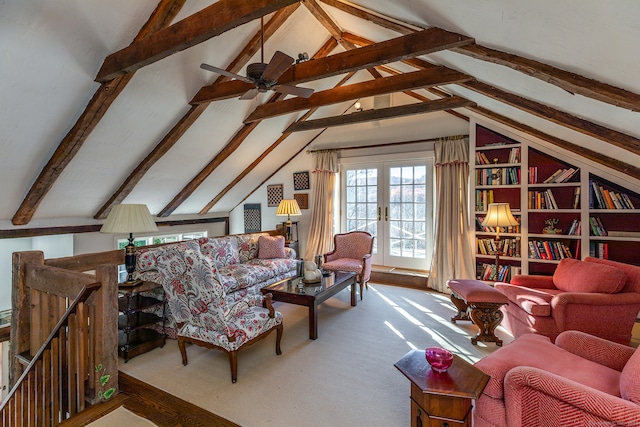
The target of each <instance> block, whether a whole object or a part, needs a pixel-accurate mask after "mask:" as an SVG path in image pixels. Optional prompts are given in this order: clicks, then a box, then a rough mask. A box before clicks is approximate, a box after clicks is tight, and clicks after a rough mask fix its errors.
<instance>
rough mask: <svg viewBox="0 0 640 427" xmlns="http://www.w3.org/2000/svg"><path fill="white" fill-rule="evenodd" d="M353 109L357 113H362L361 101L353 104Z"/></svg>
mask: <svg viewBox="0 0 640 427" xmlns="http://www.w3.org/2000/svg"><path fill="white" fill-rule="evenodd" d="M353 109H354V110H355V111H362V104H361V103H360V101H356V103H355V104H353Z"/></svg>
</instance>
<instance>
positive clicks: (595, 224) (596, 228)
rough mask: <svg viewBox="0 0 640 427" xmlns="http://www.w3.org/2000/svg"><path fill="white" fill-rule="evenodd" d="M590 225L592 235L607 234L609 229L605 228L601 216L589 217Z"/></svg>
mask: <svg viewBox="0 0 640 427" xmlns="http://www.w3.org/2000/svg"><path fill="white" fill-rule="evenodd" d="M589 226H590V227H591V235H592V236H606V235H607V229H606V228H604V225H603V224H602V221H600V218H598V217H596V216H591V217H589Z"/></svg>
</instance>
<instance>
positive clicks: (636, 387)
mask: <svg viewBox="0 0 640 427" xmlns="http://www.w3.org/2000/svg"><path fill="white" fill-rule="evenodd" d="M620 396H622V398H623V399H626V400H630V401H632V402H633V403H635V404H637V405H640V351H639V350H636V351H635V352H634V353H633V355H632V356H631V357H630V358H629V360H628V361H627V363H626V365H624V368H623V369H622V374H621V375H620Z"/></svg>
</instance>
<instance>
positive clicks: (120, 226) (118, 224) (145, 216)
mask: <svg viewBox="0 0 640 427" xmlns="http://www.w3.org/2000/svg"><path fill="white" fill-rule="evenodd" d="M157 230H158V227H157V226H156V223H155V222H154V221H153V218H151V213H149V208H147V205H132V204H121V205H115V206H114V207H113V208H112V209H111V212H109V215H108V216H107V220H106V221H105V223H104V225H103V226H102V228H101V229H100V232H101V233H112V234H119V233H129V244H128V245H127V246H125V248H124V264H125V266H126V268H127V273H128V276H127V282H131V281H133V272H134V270H135V269H136V247H135V245H134V244H133V233H147V232H150V231H157Z"/></svg>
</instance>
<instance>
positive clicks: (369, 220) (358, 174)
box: [345, 168, 378, 253]
mask: <svg viewBox="0 0 640 427" xmlns="http://www.w3.org/2000/svg"><path fill="white" fill-rule="evenodd" d="M345 191H346V201H347V206H346V219H347V221H346V225H347V229H346V231H347V232H349V231H368V232H369V233H371V234H372V235H373V236H374V237H377V235H378V222H377V221H378V169H377V168H366V169H352V170H347V171H346V189H345ZM377 240H378V239H375V240H374V248H373V252H374V253H376V252H377V247H376V245H377Z"/></svg>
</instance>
